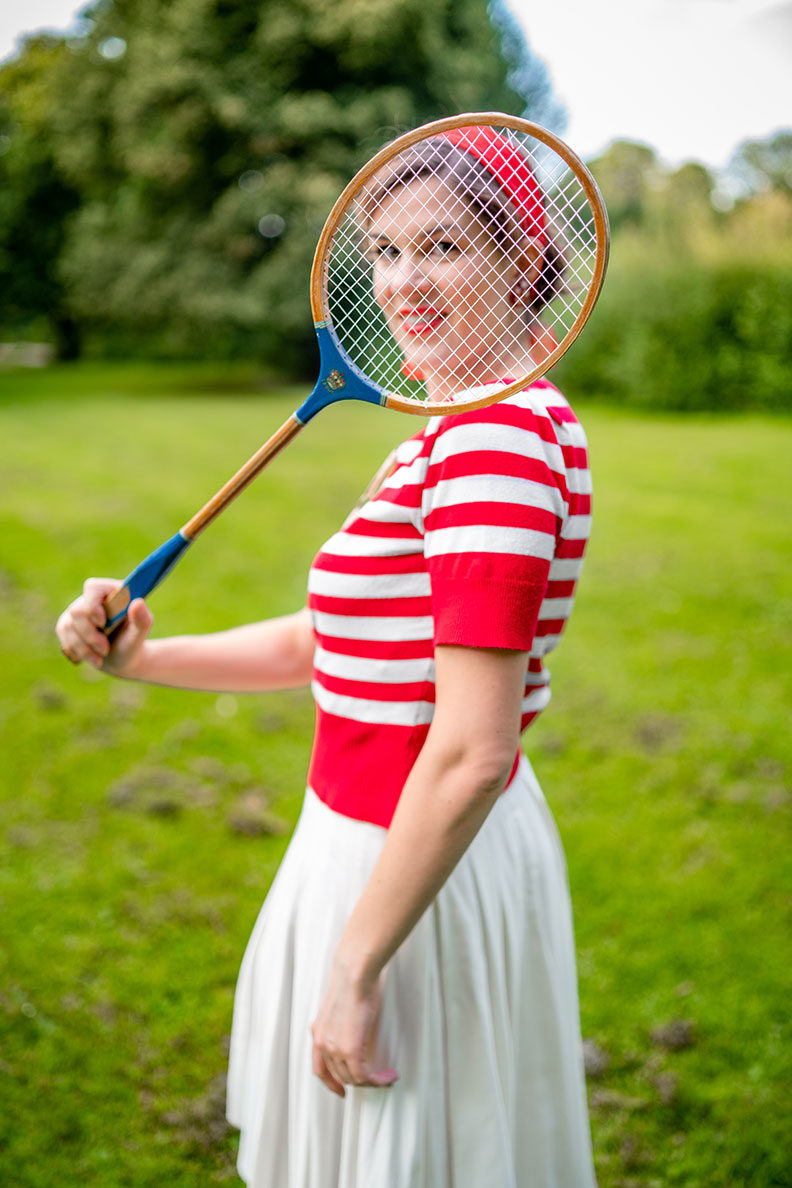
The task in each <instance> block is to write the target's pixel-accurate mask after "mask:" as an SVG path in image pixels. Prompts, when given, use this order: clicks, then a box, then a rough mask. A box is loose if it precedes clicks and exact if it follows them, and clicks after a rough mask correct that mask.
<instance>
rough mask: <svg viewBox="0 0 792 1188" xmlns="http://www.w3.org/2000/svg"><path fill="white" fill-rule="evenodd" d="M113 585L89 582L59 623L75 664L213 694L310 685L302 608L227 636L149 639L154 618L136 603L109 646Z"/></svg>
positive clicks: (309, 642) (309, 638) (307, 625)
mask: <svg viewBox="0 0 792 1188" xmlns="http://www.w3.org/2000/svg"><path fill="white" fill-rule="evenodd" d="M117 587H118V582H116V581H113V580H112V579H109V578H89V579H88V581H87V582H86V583H85V586H84V588H83V593H82V594H81V595H80V597H79V598H77V599H75V601H74V602H73V603H72V604H71V606H68V607H67V608H66V610H65V611H64V612H63V614H62V615H61V616H60V618H59V619H58V623H57V626H56V631H57V634H58V639H59V640H60V644H61V648H62V649H63V651H64V652H65V654H66V655H67V656H68V657H69V659H70V660H73V661H74V662H75V663H78V664H79V663H82V662H83V661H87V662H88V663H90V664H93V666H94V667H95V668H98V669H101V670H102V671H103V672H109V673H111V674H112V675H113V676H120V677H125V678H127V679H128V680H136V681H147V682H149V683H151V684H156V685H171V686H174V687H176V688H181V689H204V690H212V691H214V692H229V693H263V692H267V691H270V690H274V689H292V688H297V687H299V686H301V685H307V684H308V683H309V682H310V680H311V674H312V668H313V653H314V642H315V641H314V634H313V629H312V627H311V621H310V618H309V614H308V611H307V610H306V609H303V610H300V611H297V612H296V613H295V614H292V615H284V616H283V617H282V618H278V619H267V620H264V621H263V622H260V623H248V624H246V625H245V626H243V627H233V628H231V630H229V631H218V632H215V633H213V634H209V635H178V636H171V637H169V638H167V639H153V640H152V639H149V638H148V634H149V631H150V629H151V624H152V622H153V615H152V614H151V611H150V610H149V608H148V606H147V605H146V603H145V602H144V601H143V600H142V599H137V600H136V601H135V602H133V603H132V605H131V606H130V608H129V615H128V617H127V619H126V622H125V623H124V626H123V627H122V628H121V630H120V631H119V633H118V635H117V636H116V637H115V639H114V640H113V643H112V644H110V643H109V641H108V640H107V638H106V636H105V635H104V634H103V633H102V631H101V628H102V626H103V625H104V622H105V612H104V600H105V598H107V596H108V594H111V593H112V592H113V590H115V589H116V588H117Z"/></svg>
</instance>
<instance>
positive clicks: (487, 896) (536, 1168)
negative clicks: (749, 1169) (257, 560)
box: [228, 760, 595, 1188]
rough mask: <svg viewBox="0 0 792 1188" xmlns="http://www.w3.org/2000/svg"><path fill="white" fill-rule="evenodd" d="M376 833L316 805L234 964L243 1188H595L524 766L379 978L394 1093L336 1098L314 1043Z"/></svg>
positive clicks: (576, 1025)
mask: <svg viewBox="0 0 792 1188" xmlns="http://www.w3.org/2000/svg"><path fill="white" fill-rule="evenodd" d="M384 838H385V830H383V829H381V828H379V827H378V826H375V825H369V824H366V823H363V822H360V821H353V820H350V819H349V818H347V817H343V816H341V815H339V814H338V813H335V812H333V811H332V810H331V809H329V808H327V806H326V805H324V804H323V803H322V802H321V801H320V800H319V799H318V797H317V796H316V795H315V793H313V792H312V791H310V790H309V791H308V792H307V794H306V798H305V804H304V807H303V810H302V814H301V816H300V819H299V822H298V824H297V828H296V831H295V833H294V837H293V839H292V842H291V844H290V846H289V849H288V851H287V853H286V856H285V858H284V860H283V863H282V865H281V867H280V870H279V872H278V875H277V877H276V879H275V881H274V883H273V885H272V889H271V891H270V894H269V895H268V897H267V900H266V902H265V904H264V907H263V908H262V911H261V914H260V915H259V918H258V921H257V922H256V926H255V928H254V931H253V935H252V937H251V939H250V943H249V945H248V948H247V950H246V953H245V957H244V960H243V963H242V968H241V971H240V975H239V982H238V985H237V991H236V998H235V1003H234V1020H233V1028H232V1035H231V1053H230V1064H229V1074H228V1118H229V1121H230V1122H231V1123H232V1124H233V1125H234V1126H236V1127H238V1128H239V1130H240V1131H241V1136H240V1147H239V1160H238V1168H239V1174H240V1176H241V1177H242V1179H243V1180H244V1181H245V1183H246V1184H247V1185H248V1186H249V1188H592V1186H593V1185H594V1182H595V1181H594V1172H593V1167H592V1158H591V1142H590V1133H589V1122H588V1114H587V1109H586V1096H585V1082H584V1073H583V1059H582V1051H581V1042H580V1022H579V1014H578V998H577V980H576V972H575V955H574V943H573V935H572V920H571V911H570V903H569V892H568V887H567V878H566V866H565V862H564V856H563V852H562V850H561V845H560V841H559V838H558V834H557V831H556V828H555V824H554V822H553V819H552V816H551V815H550V811H549V809H548V807H547V804H546V802H545V800H544V797H543V796H542V793H541V791H540V789H539V786H538V784H537V782H536V779H535V777H534V774H533V771H532V770H531V767H530V765H529V763H528V762H527V760H524V761H523V762H522V763H521V765H520V768H519V771H518V774H517V776H516V778H515V779H514V780H513V781H512V784H511V786H510V787H509V788H508V789H507V790H506V792H504V794H503V795H502V796H501V797H500V798H499V800H498V802H497V803H496V805H495V806H494V808H493V810H492V812H491V813H490V815H489V817H488V818H487V820H486V821H485V823H484V825H483V827H482V829H481V831H480V832H479V834H478V835H477V837H476V838H475V840H474V841H473V843H472V845H471V846H470V848H469V849H468V851H467V852H466V854H465V855H464V857H463V858H462V860H461V861H460V863H459V865H458V866H457V868H456V869H455V870H454V872H453V873H452V875H451V877H450V878H449V880H448V882H447V883H446V884H445V886H444V887H443V889H442V890H441V892H440V894H439V895H438V897H437V899H436V900H435V902H434V903H433V904H432V906H431V907H430V908H429V910H428V911H427V912H426V913H425V915H424V916H423V918H422V919H421V920H420V922H419V923H418V925H417V926H416V928H415V929H414V930H413V932H412V933H411V934H410V936H409V937H408V938H407V940H406V941H405V942H404V944H403V945H402V946H401V948H400V949H399V950H398V952H397V953H396V955H395V956H394V957H393V959H392V960H391V962H390V963H389V965H388V967H387V969H386V972H385V981H384V991H383V1009H382V1018H381V1023H380V1029H379V1041H378V1042H379V1048H380V1051H379V1052H378V1053H377V1055H378V1057H379V1058H380V1060H381V1062H382V1063H381V1065H380V1066H382V1065H385V1064H387V1065H389V1066H392V1067H394V1068H396V1069H397V1070H398V1073H399V1080H398V1081H397V1082H396V1084H395V1085H393V1086H392V1087H390V1088H387V1089H376V1088H355V1087H353V1088H349V1087H348V1088H347V1092H346V1096H345V1098H343V1099H341V1098H338V1097H336V1096H335V1095H334V1094H332V1093H330V1091H329V1090H328V1089H326V1088H325V1086H324V1085H323V1084H322V1083H321V1082H320V1081H319V1080H318V1079H317V1078H316V1077H315V1076H314V1074H313V1072H312V1065H311V1033H310V1025H311V1023H312V1021H313V1019H314V1018H315V1016H316V1013H317V1010H318V1008H319V1002H320V998H321V995H322V991H323V988H324V984H325V981H326V978H327V974H328V971H329V967H330V963H331V960H332V957H333V952H334V949H335V946H336V943H337V940H338V938H339V937H340V935H341V932H342V931H343V928H344V925H345V923H346V921H347V919H348V917H349V914H350V912H351V910H352V908H353V906H354V904H355V902H356V901H357V899H358V897H359V895H360V893H361V891H362V890H363V887H364V885H365V883H366V881H367V879H368V877H369V874H370V872H371V870H372V868H373V866H374V863H375V862H376V859H377V856H378V855H379V852H380V850H381V848H382V844H383V841H384Z"/></svg>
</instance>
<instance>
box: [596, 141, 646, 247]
mask: <svg viewBox="0 0 792 1188" xmlns="http://www.w3.org/2000/svg"><path fill="white" fill-rule="evenodd" d="M589 164H590V167H591V170H592V172H593V174H594V176H595V177H596V179H597V182H598V183H599V186H600V189H601V190H602V195H603V198H604V199H605V205H606V206H607V208H608V215H609V218H610V223H611V227H612V229H613V230H614V231H616V230H618V229H619V228H621V227H623V226H640V225H641V224H643V223H644V222H645V221H646V218H647V212H648V209H649V205H650V200H651V195H652V193H653V191H656V190H657V188H658V186H659V185H660V184H661V182H662V177H663V175H662V171H661V168H660V164H659V162H658V160H657V155H656V153H655V151H654V149H652V148H650V147H649V145H646V144H636V143H634V142H633V141H630V140H616V141H614V143H613V144H612V145H610V147H609V148H607V149H606V150H605V152H604V153H603V154H602V155H601V156H600V157H597V158H596V159H595V160H593V161H591V162H589Z"/></svg>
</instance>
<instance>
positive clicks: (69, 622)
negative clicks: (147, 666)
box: [55, 578, 154, 678]
mask: <svg viewBox="0 0 792 1188" xmlns="http://www.w3.org/2000/svg"><path fill="white" fill-rule="evenodd" d="M119 585H120V583H119V582H117V581H114V580H113V579H112V578H88V580H87V582H86V583H85V585H84V586H83V592H82V594H81V595H80V597H79V598H75V600H74V602H72V603H71V605H70V606H67V608H66V610H65V611H64V612H63V614H62V615H61V616H60V618H59V619H58V622H57V624H56V626H55V630H56V632H57V634H58V639H59V641H60V645H61V651H62V652H63V654H64V655H65V656H67V657H68V658H69V660H71V661H72V662H73V663H74V664H81V663H82V662H83V661H87V662H88V663H89V664H92V665H93V666H94V668H99V669H101V670H102V671H103V672H110V673H112V674H113V675H114V676H121V677H129V678H134V677H136V676H137V675H138V672H139V669H140V666H141V663H142V659H143V653H144V649H145V646H146V640H147V637H148V633H149V631H150V630H151V624H152V623H153V622H154V616H153V615H152V613H151V611H150V610H149V608H148V607H147V606H146V604H145V602H144V601H143V599H142V598H137V599H135V601H134V602H133V603H132V605H131V606H130V608H129V613H128V615H127V618H126V621H125V622H124V625H123V626H122V628H121V630H120V631H119V632H118V634H117V635H116V637H115V639H114V640H113V642H112V644H111V643H110V641H109V640H108V638H107V636H106V635H105V634H104V633H103V632H102V630H101V628H102V627H103V626H104V624H105V621H106V618H107V616H106V614H105V609H104V602H105V599H106V598H107V597H108V595H109V594H112V593H113V591H114V590H117V589H118V586H119Z"/></svg>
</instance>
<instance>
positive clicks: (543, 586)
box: [422, 401, 569, 651]
mask: <svg viewBox="0 0 792 1188" xmlns="http://www.w3.org/2000/svg"><path fill="white" fill-rule="evenodd" d="M568 510H569V496H568V493H567V490H566V481H565V467H564V458H563V453H562V450H561V447H560V446H559V444H558V441H557V439H556V436H555V433H554V430H553V425H552V422H551V420H550V418H549V417H548V416H547V415H543V413H540V412H536V411H534V410H533V409H532V408H531V407H530V406H526V405H521V404H517V403H512V401H504V402H503V403H501V404H498V405H492V406H490V408H486V409H481V410H477V411H474V412H471V413H463V414H461V415H459V416H455V417H449V418H447V419H446V420H444V422H443V423H442V424H441V426H440V428H439V429H438V432H437V435H436V439H435V442H434V445H433V447H432V450H431V454H430V457H429V464H428V468H427V474H426V482H425V485H424V491H423V500H422V513H423V525H424V554H425V558H426V565H427V569H428V572H429V577H430V582H431V605H432V614H433V616H434V642H435V644H462V645H466V646H470V647H491V648H509V649H513V650H517V651H530V649H531V645H532V643H533V639H534V634H535V632H536V624H537V619H538V617H539V610H540V607H541V605H542V601H543V599H544V597H545V593H546V590H547V582H548V575H549V572H550V564H551V562H552V560H553V557H554V555H555V549H556V541H557V539H558V536H559V534H560V532H561V529H562V526H563V523H564V520H565V517H566V515H567V513H568Z"/></svg>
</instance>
